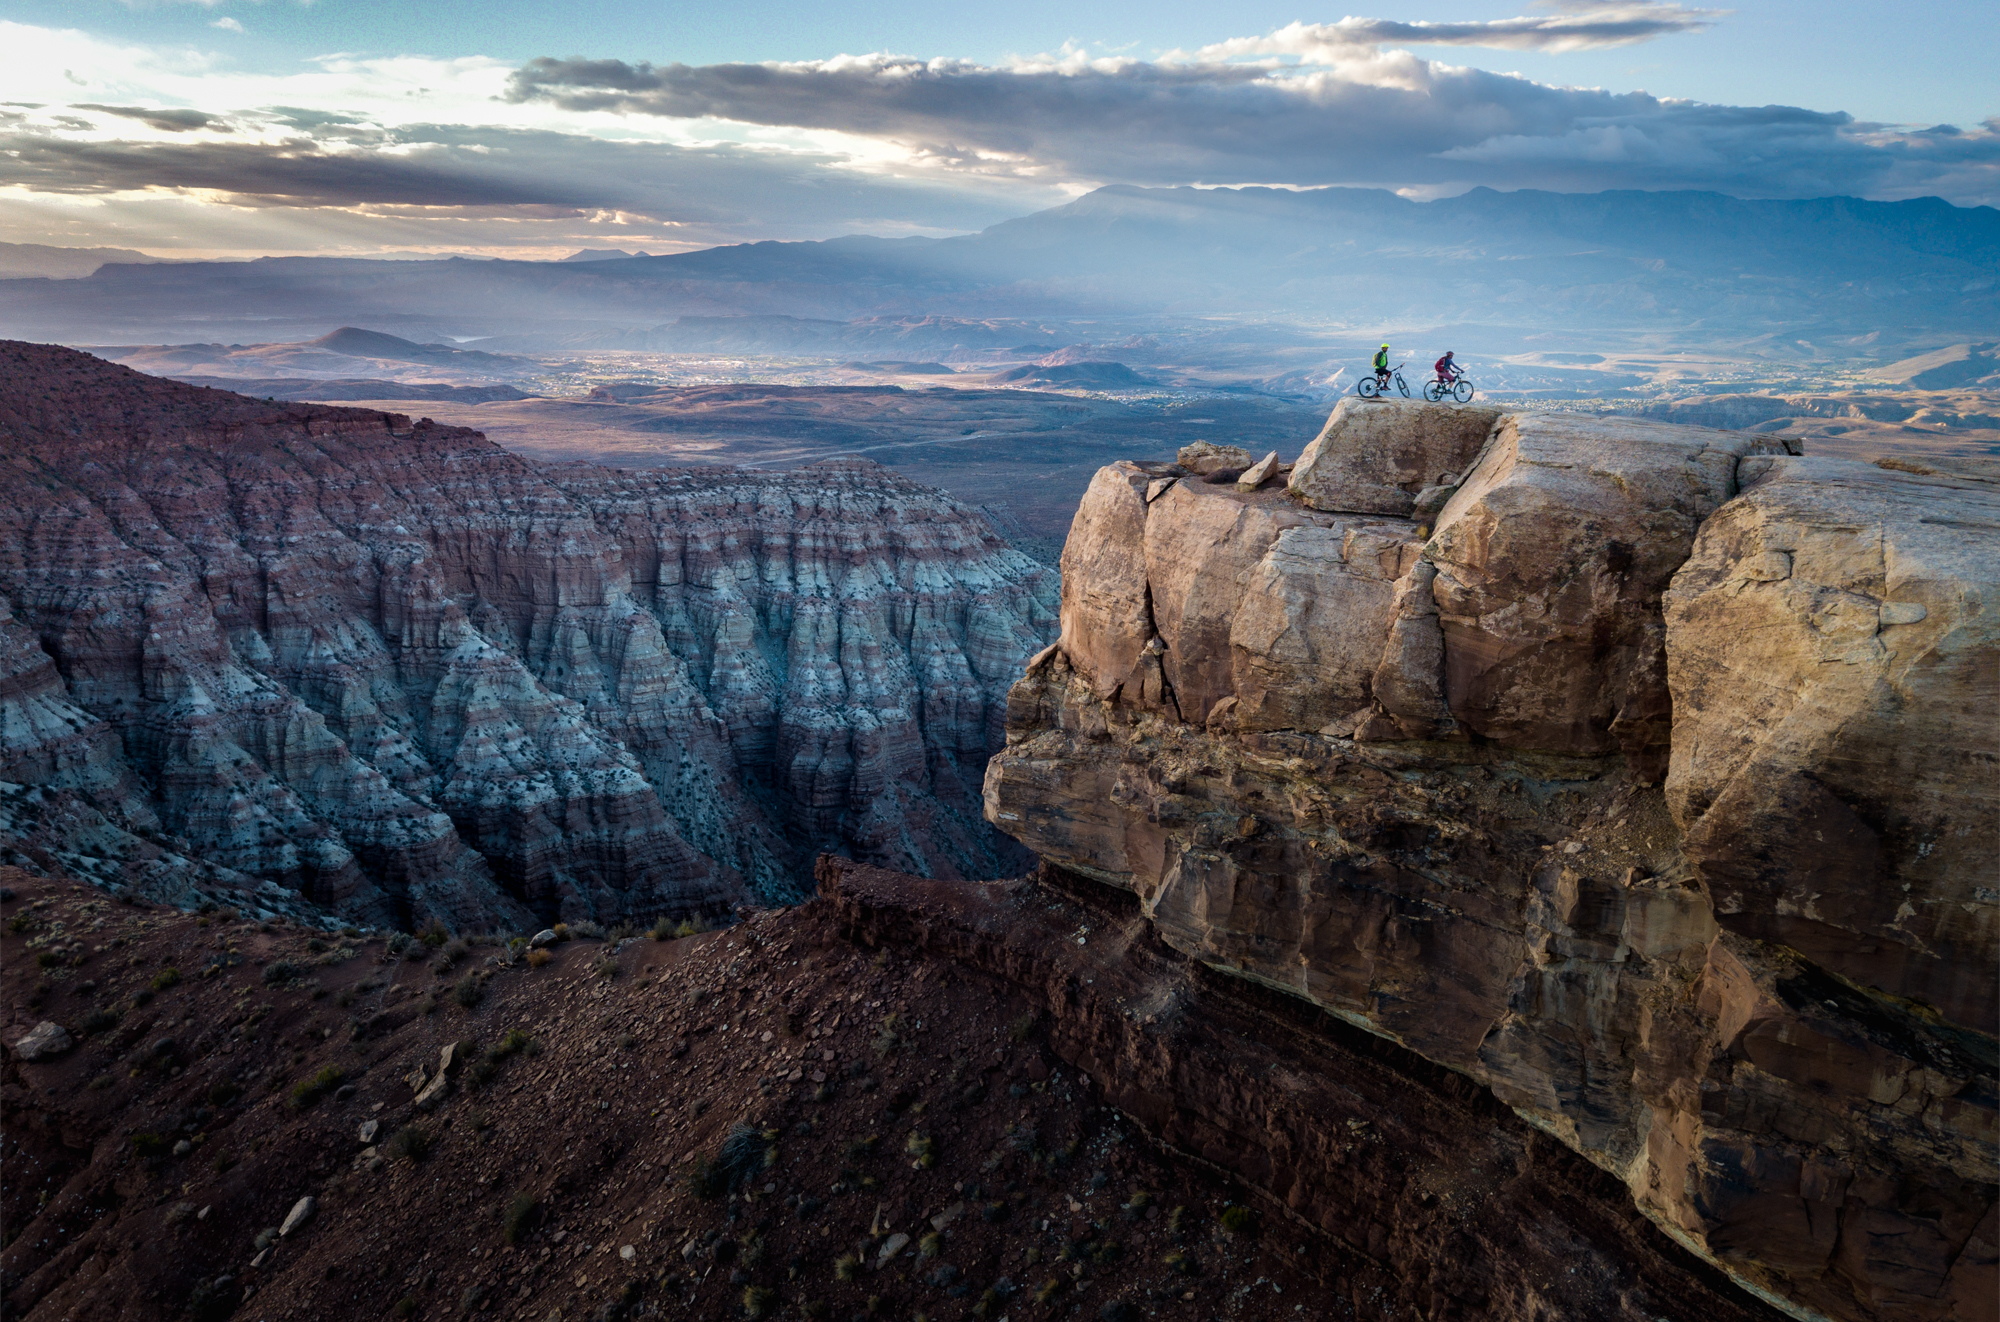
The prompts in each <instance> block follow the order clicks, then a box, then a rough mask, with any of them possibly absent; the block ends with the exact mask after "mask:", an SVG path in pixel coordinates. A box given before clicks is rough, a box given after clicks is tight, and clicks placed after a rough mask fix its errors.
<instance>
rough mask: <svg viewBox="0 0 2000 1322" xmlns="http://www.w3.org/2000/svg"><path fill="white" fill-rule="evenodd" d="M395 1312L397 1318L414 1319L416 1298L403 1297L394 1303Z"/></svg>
mask: <svg viewBox="0 0 2000 1322" xmlns="http://www.w3.org/2000/svg"><path fill="white" fill-rule="evenodd" d="M395 1311H396V1316H397V1317H402V1318H410V1317H415V1316H416V1315H417V1297H416V1296H415V1295H413V1294H406V1295H404V1296H403V1297H402V1298H401V1299H398V1300H397V1301H396V1310H395Z"/></svg>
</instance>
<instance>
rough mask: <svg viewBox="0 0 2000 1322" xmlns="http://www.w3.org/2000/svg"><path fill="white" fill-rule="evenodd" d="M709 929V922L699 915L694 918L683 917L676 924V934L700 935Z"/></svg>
mask: <svg viewBox="0 0 2000 1322" xmlns="http://www.w3.org/2000/svg"><path fill="white" fill-rule="evenodd" d="M707 930H708V923H707V922H706V921H705V920H704V919H702V918H701V917H700V916H699V915H697V916H695V917H693V918H683V919H681V920H680V922H678V923H676V924H674V935H675V936H700V935H701V934H702V933H703V932H706V931H707Z"/></svg>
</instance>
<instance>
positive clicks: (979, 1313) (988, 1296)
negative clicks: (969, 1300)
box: [972, 1290, 1007, 1317]
mask: <svg viewBox="0 0 2000 1322" xmlns="http://www.w3.org/2000/svg"><path fill="white" fill-rule="evenodd" d="M1006 1304H1007V1301H1006V1300H1004V1299H1002V1298H1001V1297H1000V1292H999V1291H998V1290H988V1291H987V1292H986V1293H985V1294H982V1295H980V1296H979V1302H978V1303H976V1304H974V1305H973V1306H972V1315H973V1316H974V1317H998V1316H999V1315H1000V1310H1001V1309H1002V1308H1004V1307H1006Z"/></svg>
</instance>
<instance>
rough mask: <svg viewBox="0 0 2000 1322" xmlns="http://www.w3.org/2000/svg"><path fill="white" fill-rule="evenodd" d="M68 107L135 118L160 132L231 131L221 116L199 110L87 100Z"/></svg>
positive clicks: (124, 117)
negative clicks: (154, 107)
mask: <svg viewBox="0 0 2000 1322" xmlns="http://www.w3.org/2000/svg"><path fill="white" fill-rule="evenodd" d="M70 109H72V110H95V111H96V112H97V113H98V114H100V115H117V116H119V117H120V118H122V119H136V120H138V121H139V122H140V123H141V124H144V125H145V126H146V127H147V128H154V129H158V130H159V131H160V132H162V133H192V132H194V131H195V130H197V129H208V130H210V131H211V132H214V133H228V132H231V131H232V130H231V128H230V126H229V125H228V124H227V123H225V122H224V120H223V118H222V116H220V115H211V114H207V113H206V112H204V111H200V110H152V109H148V108H147V107H145V106H106V105H97V104H94V103H92V102H89V101H79V102H77V103H76V104H75V105H72V106H71V107H70Z"/></svg>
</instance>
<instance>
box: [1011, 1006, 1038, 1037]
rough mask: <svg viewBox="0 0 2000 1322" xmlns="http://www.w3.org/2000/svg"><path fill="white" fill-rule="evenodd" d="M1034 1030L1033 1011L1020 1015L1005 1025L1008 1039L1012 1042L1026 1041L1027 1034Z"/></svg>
mask: <svg viewBox="0 0 2000 1322" xmlns="http://www.w3.org/2000/svg"><path fill="white" fill-rule="evenodd" d="M1034 1031H1035V1016H1034V1012H1033V1011H1030V1012H1028V1013H1027V1014H1024V1015H1022V1016H1021V1017H1020V1018H1019V1019H1016V1020H1015V1021H1014V1022H1013V1023H1011V1024H1008V1025H1007V1037H1008V1040H1009V1041H1013V1042H1026V1041H1027V1040H1028V1035H1029V1034H1030V1033H1032V1032H1034Z"/></svg>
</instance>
